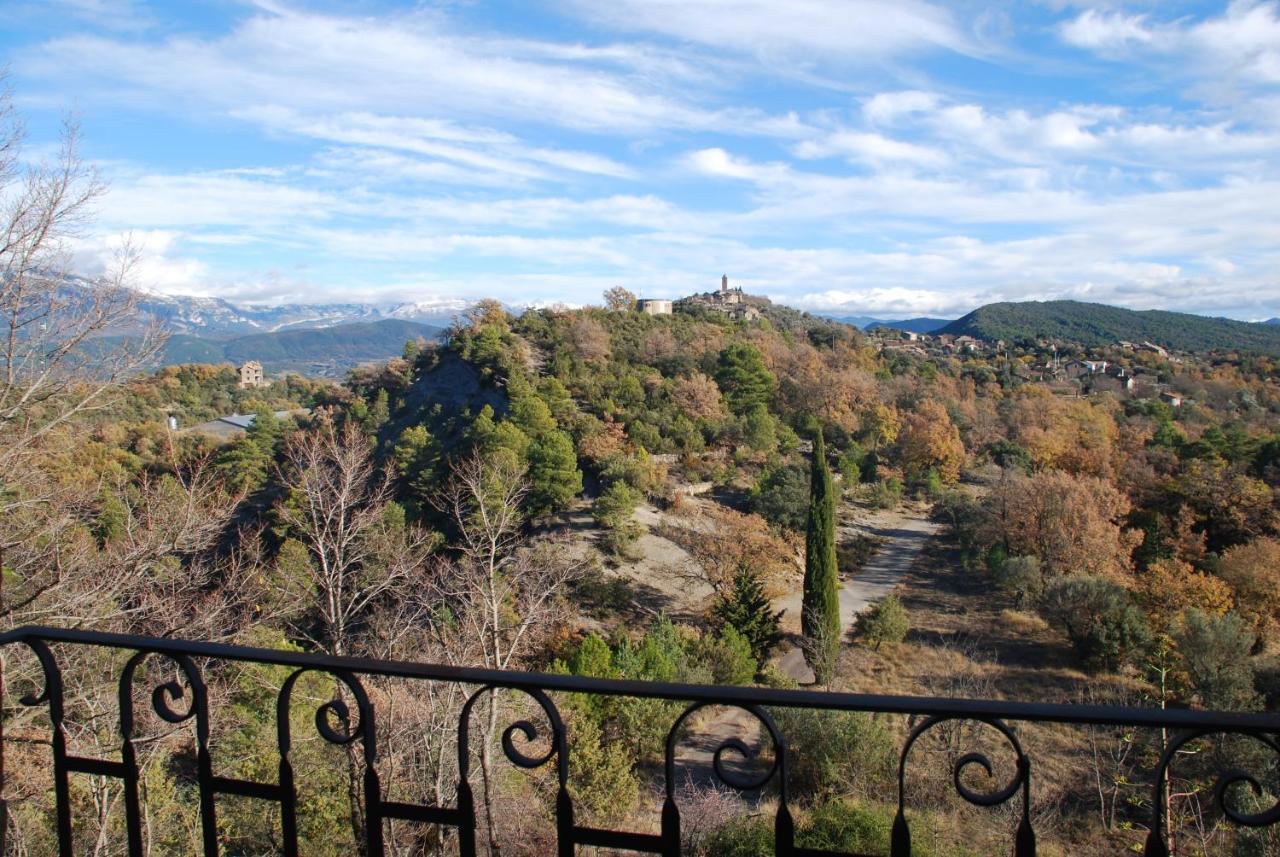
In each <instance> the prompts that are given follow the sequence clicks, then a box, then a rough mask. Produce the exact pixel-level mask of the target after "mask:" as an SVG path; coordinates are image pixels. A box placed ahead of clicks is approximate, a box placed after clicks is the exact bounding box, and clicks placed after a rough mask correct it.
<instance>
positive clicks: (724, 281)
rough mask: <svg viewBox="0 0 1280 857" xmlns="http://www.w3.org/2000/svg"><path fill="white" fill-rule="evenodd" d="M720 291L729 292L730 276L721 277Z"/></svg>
mask: <svg viewBox="0 0 1280 857" xmlns="http://www.w3.org/2000/svg"><path fill="white" fill-rule="evenodd" d="M720 291H721V293H724V292H727V291H729V275H728V274H724V275H722V276H721V277H720Z"/></svg>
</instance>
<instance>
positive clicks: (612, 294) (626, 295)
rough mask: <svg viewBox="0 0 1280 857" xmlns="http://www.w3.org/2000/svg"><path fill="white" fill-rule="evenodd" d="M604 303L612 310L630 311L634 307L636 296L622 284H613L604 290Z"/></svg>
mask: <svg viewBox="0 0 1280 857" xmlns="http://www.w3.org/2000/svg"><path fill="white" fill-rule="evenodd" d="M604 305H605V308H606V309H609V310H610V311H612V312H631V311H632V310H633V309H635V308H636V296H635V293H634V292H629V291H627V290H626V289H624V288H623V287H622V286H614V287H613V288H611V289H606V290H605V293H604Z"/></svg>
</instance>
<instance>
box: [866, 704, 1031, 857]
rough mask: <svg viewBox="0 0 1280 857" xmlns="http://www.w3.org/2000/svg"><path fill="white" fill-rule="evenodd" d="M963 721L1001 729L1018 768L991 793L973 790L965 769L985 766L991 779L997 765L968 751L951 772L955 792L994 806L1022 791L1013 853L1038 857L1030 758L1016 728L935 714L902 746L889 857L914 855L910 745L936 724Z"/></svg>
mask: <svg viewBox="0 0 1280 857" xmlns="http://www.w3.org/2000/svg"><path fill="white" fill-rule="evenodd" d="M962 720H971V721H974V722H977V723H983V724H985V725H987V726H990V727H991V728H992V729H995V730H996V731H997V732H999V733H1000V734H1001V735H1002V736H1003V737H1004V739H1005V740H1006V741H1007V742H1008V743H1009V746H1010V747H1011V748H1012V749H1013V752H1014V756H1015V759H1016V761H1015V765H1016V770H1015V771H1014V775H1013V778H1012V779H1010V780H1009V782H1008V783H1006V784H1005V785H1004V786H1003V787H1002V788H999V789H996V790H995V791H991V792H978V791H974V790H973V789H970V788H969V787H968V786H966V785H965V784H964V772H965V770H966V769H968V768H971V767H972V766H974V765H977V766H978V767H980V768H982V770H983V771H984V772H985V773H986V775H987V777H988V778H991V777H993V776H994V775H995V767H994V766H993V765H992V764H991V760H990V759H989V758H987V757H986V756H985V755H984V754H982V753H978V752H970V753H965V754H964V755H963V756H961V757H960V758H958V759H956V761H955V766H954V768H953V769H952V772H951V780H952V782H953V783H954V785H955V788H956V792H957V793H958V794H959V795H960V797H962V798H964V799H965V800H966V801H968V802H969V803H971V804H973V805H974V806H982V807H992V806H999V805H1000V804H1002V803H1005V802H1007V801H1008V800H1009V799H1010V798H1012V797H1013V796H1014V795H1016V794H1017V793H1018V792H1019V791H1021V792H1022V819H1021V821H1019V822H1018V830H1017V832H1016V833H1015V835H1014V855H1015V857H1035V853H1036V834H1035V829H1034V828H1033V827H1032V826H1031V760H1030V759H1028V758H1027V755H1026V754H1025V753H1024V752H1023V751H1022V744H1021V742H1019V741H1018V736H1017V735H1015V734H1014V733H1013V730H1012V729H1010V728H1009V727H1008V725H1007V724H1005V723H1003V722H1002V721H1000V720H997V719H995V718H988V717H963V716H955V715H936V716H932V717H927V718H925V720H924V721H923V722H922V723H921V724H920V725H919V726H917V727H915V728H914V729H912V730H911V734H910V735H909V736H908V737H907V741H906V744H904V745H903V748H902V755H901V756H899V757H898V812H897V815H896V816H895V817H894V819H893V830H892V832H891V834H890V850H889V854H890V857H911V828H910V825H909V824H908V823H907V814H906V791H907V787H906V782H907V757H908V756H909V755H910V754H911V748H912V747H914V746H915V743H916V741H917V740H919V738H920V736H922V735H924V733H926V732H928V731H929V730H930V729H932V728H934V727H935V726H937V725H939V724H941V723H946V722H949V721H962Z"/></svg>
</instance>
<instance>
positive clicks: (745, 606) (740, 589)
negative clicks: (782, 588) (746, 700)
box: [715, 564, 783, 664]
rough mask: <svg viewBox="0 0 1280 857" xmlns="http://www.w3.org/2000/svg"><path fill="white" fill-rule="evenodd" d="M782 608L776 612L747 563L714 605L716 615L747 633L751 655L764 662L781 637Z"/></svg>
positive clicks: (721, 621)
mask: <svg viewBox="0 0 1280 857" xmlns="http://www.w3.org/2000/svg"><path fill="white" fill-rule="evenodd" d="M782 612H783V611H781V610H779V611H777V612H774V610H773V603H772V602H771V601H770V600H769V596H768V595H767V594H766V593H765V591H764V581H762V580H761V579H760V575H758V574H756V573H755V572H754V571H752V569H751V567H750V566H748V565H745V564H744V565H742V566H740V567H739V568H738V573H737V575H735V576H734V578H733V588H732V589H730V590H729V591H727V592H724V593H722V594H721V595H720V600H719V601H718V602H717V603H716V606H715V617H716V619H717V620H718V621H719V622H720V623H721V624H722V625H725V626H728V627H730V628H733V629H735V630H736V631H737V632H738V633H740V634H741V635H742V636H743V637H745V638H746V640H747V642H748V644H750V646H751V654H752V656H753V657H755V659H756V661H757V662H758V663H761V664H763V663H764V662H765V661H766V660H767V659H768V657H769V652H770V651H771V650H772V649H773V647H774V646H776V645H777V644H778V641H779V640H780V639H781V638H782V634H781V631H780V630H779V629H780V627H781V623H782Z"/></svg>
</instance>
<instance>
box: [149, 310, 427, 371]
mask: <svg viewBox="0 0 1280 857" xmlns="http://www.w3.org/2000/svg"><path fill="white" fill-rule="evenodd" d="M443 332H444V328H442V327H438V326H432V325H426V324H419V323H417V322H413V321H401V320H400V319H382V320H380V321H372V322H356V323H353V324H338V325H334V326H332V327H325V328H318V329H311V330H282V331H277V332H275V333H254V334H250V335H248V336H237V337H234V338H231V339H210V338H207V337H201V336H192V335H190V334H186V333H179V334H174V335H172V336H171V337H170V338H169V341H168V342H167V343H165V348H164V351H163V353H162V354H161V355H160V359H159V361H158V362H159V364H160V365H162V366H173V365H176V364H179V363H227V362H230V363H236V364H240V363H243V362H245V361H247V360H257V361H258V362H259V363H261V364H262V367H263V369H265V370H266V371H267V372H268V373H274V372H285V371H290V372H299V373H301V374H304V375H315V376H326V377H337V376H340V375H342V374H344V373H345V372H346V371H347V370H348V369H350V368H352V367H354V366H358V365H359V364H361V363H371V362H376V361H380V360H386V359H388V358H390V357H396V356H398V355H399V354H401V353H402V352H403V351H404V344H405V343H406V342H409V341H410V340H413V339H417V338H419V337H422V338H423V339H428V340H430V339H435V338H437V337H439V336H440V334H441V333H443Z"/></svg>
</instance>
